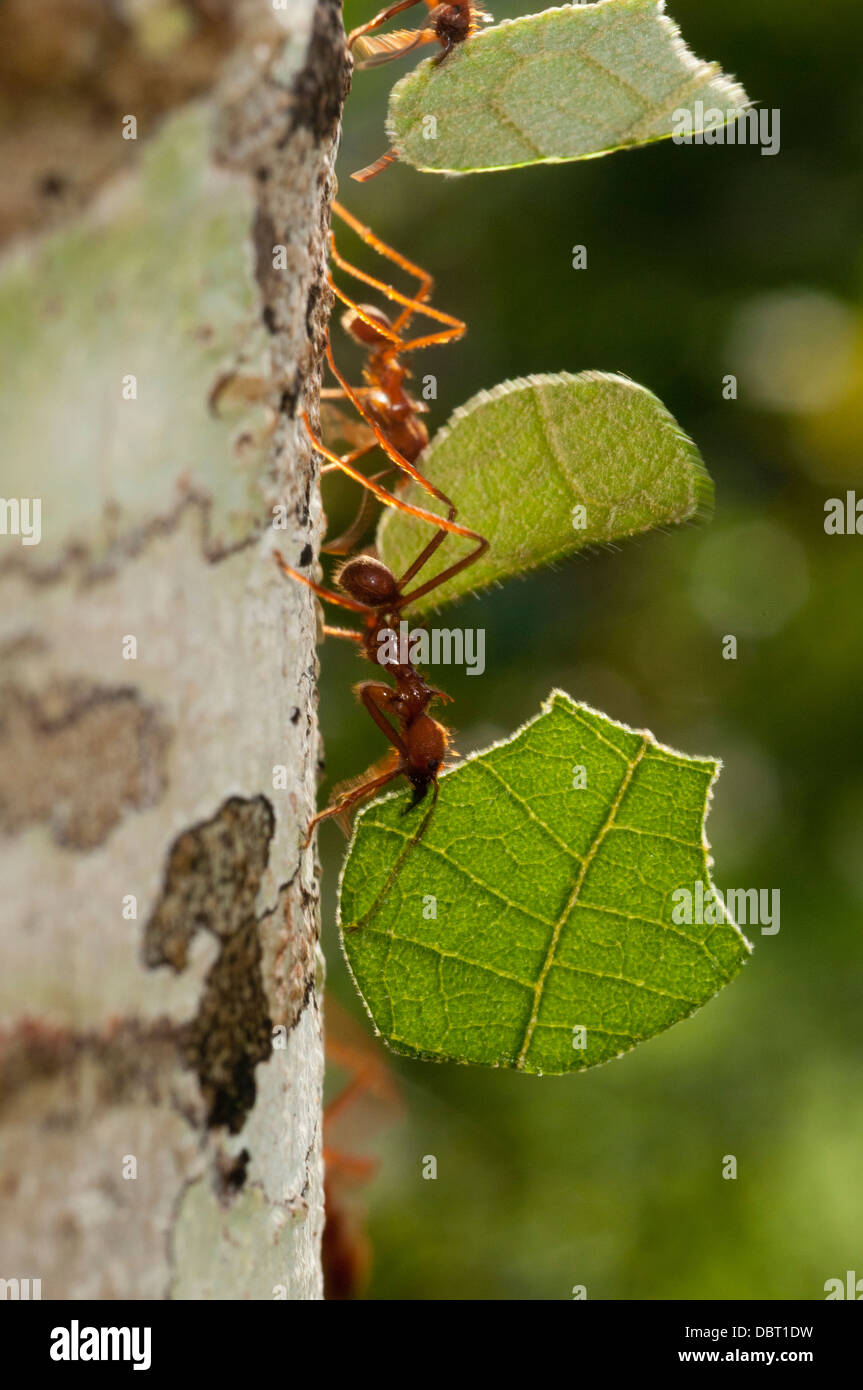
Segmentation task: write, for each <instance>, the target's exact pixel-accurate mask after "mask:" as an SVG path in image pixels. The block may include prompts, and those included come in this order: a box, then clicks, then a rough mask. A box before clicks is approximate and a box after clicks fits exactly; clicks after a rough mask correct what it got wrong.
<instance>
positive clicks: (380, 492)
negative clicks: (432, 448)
mask: <svg viewBox="0 0 863 1390" xmlns="http://www.w3.org/2000/svg"><path fill="white" fill-rule="evenodd" d="M339 379H340V380H343V378H341V377H340V378H339ZM349 390H350V388H349ZM357 409H358V410H359V411H360V414H361V415H362V416H363V419H364V420H368V423H369V424H370V425H371V428H372V429H373V430H374V433H375V435H376V437H377V441H378V443H379V444H380V446H381V448H382V449H383V450H384V452H385V453H386V454H387V456H388V458H390V459H392V461H393V463H394V464H396V466H397V467H398V468H401V469H403V470H404V472H405V473H408V474H409V475H410V476H411V477H412V478H414V480H415V481H416V482H418V483H420V484H421V485H422V486H423V487H424V488H425V489H426V491H427V492H430V493H431V494H432V496H434V497H437V498H438V499H439V500H440V501H442V502H444V503H446V505H447V506H448V507H449V510H450V515H449V516H447V517H442V516H437V515H436V514H435V513H434V512H427V511H425V510H424V508H422V507H414V506H411V504H410V503H408V502H402V500H401V498H399V497H395V496H394V495H393V494H392V493H391V492H387V490H386V488H383V487H380V486H379V484H378V483H376V482H374V481H373V480H372V479H371V478H367V477H366V475H365V473H361V472H360V471H359V469H358V468H353V467H352V465H351V464H350V463H348V462H347V461H346V459H345V458H339V456H338V454H334V453H333V452H332V450H330V449H328V448H327V447H326V445H325V444H323V443H322V442H321V440H319V439H318V437H317V436H316V434H315V433H314V430H313V429H312V427H311V424H310V423H309V417H308V416H307V415H306V413H305V411H304V412H303V424H304V425H305V427H306V433H307V434H308V436H309V438H310V440H311V441H312V444H313V445H314V447H315V448H316V449H317V450H318V452H319V453H321V454H323V456H324V458H325V459H328V460H329V462H330V463H332V464H334V465H335V466H336V468H341V470H342V471H343V472H344V473H347V475H348V477H349V478H353V480H354V482H356V483H359V484H360V486H361V487H366V488H368V490H369V492H371V493H373V494H374V496H375V497H377V499H378V501H379V502H383V503H384V505H385V506H387V507H394V508H395V509H396V511H399V512H404V513H405V515H406V516H413V517H416V519H417V520H418V521H427V522H428V523H429V524H430V525H431V526H435V527H437V528H438V529H439V530H440V531H441V532H442V533H443V532H451V533H452V534H453V535H454V536H464V537H465V538H466V539H467V540H475V539H476V532H475V531H470V530H468V528H467V527H466V526H457V525H456V523H455V522H454V521H452V520H451V518H452V517H453V516H455V507H454V506H453V504H452V502H451V501H450V499H449V498H448V497H447V496H446V494H445V493H442V492H441V491H440V490H439V489H438V488H436V487H434V486H433V485H432V484H431V483H430V482H428V481H427V479H425V478H424V477H423V475H422V473H420V472H418V470H417V469H416V468H414V467H413V465H412V464H410V463H408V461H407V459H406V458H403V457H402V455H401V454H400V453H398V451H397V450H396V449H394V448H393V446H392V445H391V444H390V442H389V440H388V439H387V437H386V435H385V434H384V433H383V431H382V430H380V429H378V427H377V425H375V424H374V423H373V422H372V421H371V420H369V419H368V416H367V415H366V414H365V413H364V411H363V410H362V408H361V406H359V405H358V404H357ZM437 544H438V545H439V544H440V541H438V542H437ZM435 548H437V547H435ZM339 601H340V602H341V600H339ZM365 611H366V610H365V609H363V612H365Z"/></svg>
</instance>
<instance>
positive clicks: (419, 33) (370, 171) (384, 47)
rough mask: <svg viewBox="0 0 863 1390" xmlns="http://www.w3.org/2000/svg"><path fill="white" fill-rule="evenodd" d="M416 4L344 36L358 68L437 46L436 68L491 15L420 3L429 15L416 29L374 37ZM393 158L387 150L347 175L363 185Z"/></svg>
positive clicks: (459, 5)
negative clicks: (363, 167) (425, 7)
mask: <svg viewBox="0 0 863 1390" xmlns="http://www.w3.org/2000/svg"><path fill="white" fill-rule="evenodd" d="M420 3H421V0H399V3H398V4H395V5H390V6H388V8H387V9H385V10H381V11H380V13H379V14H376V15H375V17H374V19H370V20H369V22H368V24H361V25H360V26H359V28H358V29H354V30H352V32H351V33H350V34H349V35H348V47H349V48H350V49H351V51H352V52H353V53H355V54H356V56H357V57H358V59H359V61H358V63H357V67H358V68H376V67H380V66H381V64H382V63H389V62H391V61H392V59H394V58H402V57H404V55H405V54H406V53H412V52H413V50H414V49H415V48H419V47H421V46H422V45H423V44H427V43H439V44H440V46H441V51H440V53H438V54H437V56H436V57H435V58H433V59H432V62H433V63H434V64H435V65H436V66H437V65H438V64H440V63H442V62H443V61H444V59H445V58H446V57H448V56H449V54H450V53H451V52H452V50H453V49H454V48H455V47H456V45H457V44H460V43H464V42H465V40H466V39H469V38H471V37H472V35H473V34H475V33H476V31H477V29H478V28H479V27H480V25H481V24H488V23H489V22H490V21H491V15H490V14H488V13H487V12H486V11H485V10H483V9H480V7H479V5H474V4H472V3H471V0H452V3H451V4H443V5H441V4H437V3H436V0H424V3H425V4H426V5H427V6H428V10H429V13H428V15H427V16H426V22H425V24H424V25H423V26H422V27H421V28H420V29H393V30H392V31H391V32H390V33H389V34H375V32H374V31H375V30H376V29H379V28H380V27H381V25H382V24H386V22H387V20H388V19H392V18H393V17H394V16H395V15H397V14H401V12H402V10H409V9H411V8H412V7H413V6H414V5H418V4H420ZM397 158H398V151H397V150H388V151H387V152H386V154H383V155H381V157H380V159H376V160H375V162H374V164H368V165H367V166H366V168H365V169H358V170H357V172H356V173H355V174H351V178H352V179H356V180H357V182H358V183H366V182H367V181H368V180H369V179H373V178H374V177H375V175H376V174H379V173H380V172H381V170H382V169H385V168H386V167H387V165H388V164H392V163H393V161H394V160H396V159H397Z"/></svg>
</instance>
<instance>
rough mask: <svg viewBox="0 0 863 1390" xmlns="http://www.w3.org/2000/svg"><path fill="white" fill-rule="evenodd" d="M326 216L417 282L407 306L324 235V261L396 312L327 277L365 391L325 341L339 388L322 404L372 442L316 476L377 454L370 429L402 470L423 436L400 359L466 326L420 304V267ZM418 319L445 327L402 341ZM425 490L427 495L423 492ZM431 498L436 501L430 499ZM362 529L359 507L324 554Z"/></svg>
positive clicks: (426, 282) (337, 209)
mask: <svg viewBox="0 0 863 1390" xmlns="http://www.w3.org/2000/svg"><path fill="white" fill-rule="evenodd" d="M333 212H334V213H335V215H336V216H337V217H339V218H341V220H342V221H343V222H345V223H346V225H347V226H349V227H350V228H351V229H352V230H353V231H354V232H356V234H357V236H359V237H360V238H361V239H362V240H363V241H364V242H365V243H366V244H367V245H368V246H371V247H372V248H373V249H374V250H375V251H377V253H378V254H379V255H381V256H384V257H386V258H387V259H388V260H390V261H392V262H393V263H394V264H395V265H397V266H398V267H399V268H400V269H401V270H404V271H406V272H407V273H408V274H409V275H411V276H412V277H413V278H414V279H415V280H416V281H417V289H416V291H415V293H414V296H413V298H410V297H408V296H406V295H401V294H399V293H398V291H396V290H394V289H393V288H392V286H390V285H387V284H385V283H384V282H383V281H381V280H378V279H376V278H375V277H374V276H371V275H368V274H366V272H365V271H362V270H359V269H358V268H357V267H356V266H354V265H352V264H351V263H350V262H349V261H346V260H345V259H344V257H343V256H341V255H340V253H339V251H338V248H337V246H336V242H335V236H334V235H333V234H332V233H330V254H331V258H332V262H333V264H334V265H336V266H338V267H339V269H340V270H344V271H345V272H346V273H347V274H350V275H352V276H353V277H354V279H356V280H359V281H361V282H362V283H363V284H366V285H369V286H371V287H372V288H373V289H375V290H378V291H379V292H380V293H381V294H384V295H386V296H387V297H388V298H389V299H391V300H394V301H396V302H397V303H398V304H399V305H400V306H401V311H400V313H399V314H398V315H397V316H396V317H395V318H393V319H391V318H390V317H389V316H388V315H387V314H385V313H384V312H383V310H381V309H378V308H376V307H375V306H373V305H369V304H357V303H356V302H355V301H354V300H353V299H351V298H349V296H348V295H347V294H345V293H344V291H343V290H341V289H340V288H339V286H338V285H337V284H336V283H335V281H334V280H333V278H332V275H330V276H328V280H329V284H330V287H331V289H332V290H333V293H334V294H335V295H336V296H337V297H338V298H339V299H340V300H341V301H342V303H343V304H344V305H345V306H346V312H345V314H344V315H343V316H342V326H343V328H344V330H345V332H346V333H347V334H348V335H349V336H350V337H351V338H353V340H354V342H356V343H358V344H359V345H360V346H361V347H363V348H364V349H365V352H366V363H365V366H364V368H363V381H364V383H365V385H363V386H361V387H358V388H354V389H352V388H351V387H350V386H348V384H347V382H346V381H345V379H344V377H343V376H342V374H341V373H340V371H339V369H338V367H337V366H336V364H335V362H334V360H333V354H332V349H331V347H330V344H329V341H328V343H327V360H328V362H329V366H330V369H331V371H332V372H333V375H334V376H335V378H336V380H337V381H338V382H339V383H340V384H339V386H338V387H337V388H330V389H327V390H324V391H322V392H321V398H322V399H324V400H327V399H342V400H343V399H349V400H350V401H351V402H352V403H353V405H354V406H355V408H356V410H357V411H358V413H359V414H360V415H361V416H362V418H363V420H364V421H365V423H366V425H367V426H368V427H370V429H371V430H372V434H371V438H370V440H369V441H368V442H367V443H365V444H364V445H363V446H362V447H358V448H355V449H354V450H353V451H352V452H351V453H350V454H348V455H344V456H343V457H342V459H341V462H340V463H335V462H333V461H332V460H331V461H330V463H329V464H328V465H326V466H325V467H324V469H323V470H322V471H323V472H325V473H326V472H329V471H331V469H333V468H336V467H340V466H341V467H343V468H344V467H345V465H351V466H352V465H354V464H355V463H356V462H357V460H358V459H360V458H362V457H363V455H365V454H367V453H369V452H370V451H371V450H372V449H375V448H377V447H378V444H379V439H378V436H377V434H376V432H375V427H377V429H378V430H380V431H382V432H383V434H385V435H386V437H387V440H388V441H389V443H390V444H391V445H392V447H393V449H395V451H396V452H397V453H398V454H399V455H400V458H401V460H407V462H408V463H409V464H413V463H415V462H416V460H417V459H418V458H419V456H420V454H421V453H422V451H423V449H424V448H425V447H426V445H427V444H428V437H429V436H428V430H427V429H426V426H425V423H424V422H423V420H422V419H421V418H420V416H421V414H423V413H424V412H425V411H426V409H427V407H426V406H425V405H423V404H421V403H420V402H419V401H417V400H416V399H415V398H414V397H413V396H412V395H411V394H410V393H409V392H408V391H407V389H406V388H405V379H406V378H407V377H408V376H409V375H410V373H409V371H408V369H407V367H405V366H404V364H403V363H402V362H401V361H400V358H401V357H402V356H403V355H404V354H405V353H408V352H413V351H415V350H416V349H417V348H422V347H431V346H432V345H433V344H436V343H448V342H452V341H453V340H454V339H456V338H460V337H461V335H462V334H463V333H464V331H465V324H464V323H463V322H462V321H461V319H457V318H454V317H453V316H452V314H445V313H443V312H442V311H441V310H439V309H434V308H432V307H431V305H429V304H428V303H427V300H428V297H429V295H430V294H431V291H432V289H433V287H434V281H433V279H432V277H431V276H430V275H429V274H428V272H427V271H425V270H423V269H422V267H421V266H418V265H415V264H414V262H413V261H409V260H408V259H407V257H406V256H403V255H401V253H400V252H398V251H396V250H395V249H394V248H393V247H391V246H388V245H387V244H386V242H384V241H381V239H380V238H379V237H377V236H376V235H375V234H374V232H373V231H372V230H371V228H369V227H366V226H364V225H363V223H362V222H359V221H358V220H357V218H355V217H353V216H352V214H351V213H349V212H348V211H347V209H346V208H344V207H342V206H341V204H340V203H338V202H334V203H333ZM417 313H421V314H424V315H426V316H427V317H430V318H432V319H434V320H436V321H437V322H438V323H440V324H442V325H444V326H443V327H441V328H439V329H438V330H437V331H436V332H433V333H425V334H422V335H421V336H420V337H414V338H410V337H408V336H407V330H408V327H409V325H410V322H411V319H412V318H413V317H414V315H415V314H417ZM314 442H315V445H316V447H318V441H317V440H315V441H314ZM395 462H396V463H397V466H399V467H403V463H402V462H399V461H395ZM389 471H390V469H389V468H387V469H384V471H383V472H382V473H377V474H375V475H374V481H375V482H377V481H379V479H380V478H382V477H384V476H385V474H386V473H387V472H389ZM351 476H354V475H353V474H352V475H351ZM411 476H414V477H415V476H416V475H415V474H411ZM420 481H421V480H420ZM422 485H423V486H426V487H427V485H426V484H425V482H422ZM427 490H429V491H433V490H431V489H428V488H427ZM433 495H435V494H434V493H433ZM364 523H365V505H363V506H362V507H361V508H360V511H359V513H358V514H357V517H356V519H355V521H354V523H353V524H352V526H351V527H350V529H349V530H348V531H347V532H345V534H344V536H342V537H340V538H339V539H338V540H337V541H332V542H328V543H327V544H326V545H325V546H324V549H325V550H326V551H327V552H328V553H331V554H345V553H347V551H348V550H350V549H351V547H352V545H353V543H354V541H355V540H356V538H357V536H358V535H359V534H361V533H362V529H363V525H364Z"/></svg>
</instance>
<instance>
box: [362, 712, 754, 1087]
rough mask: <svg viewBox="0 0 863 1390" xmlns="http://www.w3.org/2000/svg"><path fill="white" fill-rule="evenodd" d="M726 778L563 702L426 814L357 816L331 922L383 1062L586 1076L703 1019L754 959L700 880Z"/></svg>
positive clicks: (445, 780) (457, 776)
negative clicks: (709, 816)
mask: <svg viewBox="0 0 863 1390" xmlns="http://www.w3.org/2000/svg"><path fill="white" fill-rule="evenodd" d="M579 768H582V769H584V773H583V775H582V774H580V773H579V772H578V769H579ZM718 769H719V764H718V763H717V762H715V761H712V760H708V759H699V758H689V757H686V756H685V755H684V754H682V753H675V752H674V751H673V750H671V749H669V748H664V747H663V746H662V745H661V744H658V743H657V742H656V741H655V739H654V738H653V736H652V734H649V733H645V732H640V733H639V732H635V731H633V730H632V729H629V728H627V727H626V726H625V725H623V724H618V723H615V722H614V721H613V720H611V719H607V718H606V717H605V715H602V714H598V713H597V712H596V711H595V710H592V709H590V708H589V707H588V706H587V705H580V704H576V703H575V702H574V701H573V700H571V699H570V697H569V696H568V695H565V694H563V693H562V692H561V691H555V692H553V694H552V695H551V696H550V698H549V699H548V701H547V702H546V703H545V705H544V706H543V710H542V713H541V714H539V715H538V716H537V717H536V718H535V719H534V720H532V721H531V722H530V723H529V724H527V725H525V727H524V728H523V729H520V730H519V731H518V732H517V733H516V734H514V735H513V737H512V738H511V739H508V740H507V741H506V742H504V743H499V744H496V745H495V746H494V747H492V748H488V749H486V750H485V751H484V752H482V753H476V754H474V755H473V756H472V757H470V758H468V759H467V760H466V761H465V762H463V763H461V764H460V765H459V766H458V767H457V768H455V769H453V771H452V772H449V773H446V774H445V775H444V776H443V777H442V779H441V786H440V796H439V799H438V802H437V805H436V806H434V807H433V808H429V807H428V806H423V805H420V806H419V807H416V808H414V809H409V807H410V796H409V793H408V792H404V793H401V794H400V795H397V796H390V797H387V798H385V799H384V800H382V801H377V802H374V803H373V804H372V805H370V806H368V807H366V808H365V810H363V811H362V812H361V813H360V815H359V817H358V819H357V826H356V831H355V834H354V838H353V841H352V844H351V848H350V851H349V854H348V858H347V860H346V862H345V866H344V869H343V871H342V881H341V886H340V902H339V919H340V925H341V929H342V943H343V946H344V951H345V955H346V957H347V960H348V964H349V966H350V969H351V971H352V973H353V976H354V979H355V981H356V983H357V985H358V987H359V990H360V993H361V994H362V996H363V999H364V1001H365V1004H366V1007H367V1009H368V1011H369V1013H370V1015H371V1017H372V1020H373V1022H374V1024H375V1027H376V1028H377V1029H378V1031H379V1032H380V1033H381V1034H382V1035H383V1037H384V1038H385V1039H386V1041H387V1042H388V1043H389V1045H390V1046H391V1047H392V1048H393V1050H394V1051H396V1052H400V1053H404V1054H406V1055H409V1056H415V1057H423V1058H427V1059H432V1060H437V1061H453V1062H469V1063H473V1064H476V1065H481V1066H502V1067H514V1068H516V1069H519V1070H522V1071H527V1072H536V1073H543V1072H546V1073H553V1074H559V1073H562V1072H569V1071H580V1070H583V1069H584V1068H586V1067H593V1066H597V1065H598V1064H599V1063H601V1062H607V1061H609V1060H610V1059H611V1058H613V1057H619V1056H620V1055H621V1054H622V1053H624V1052H628V1051H629V1050H630V1049H631V1048H633V1047H635V1045H636V1043H639V1042H642V1041H644V1040H645V1039H647V1038H652V1037H654V1036H655V1035H656V1034H657V1033H661V1032H662V1031H663V1030H664V1029H666V1028H669V1027H670V1026H671V1025H672V1024H673V1023H677V1022H679V1020H680V1019H683V1018H686V1017H688V1015H690V1014H692V1013H694V1012H695V1010H696V1009H698V1008H699V1007H700V1006H701V1005H702V1004H704V1003H706V1002H707V1000H708V999H710V998H711V997H712V996H713V995H714V994H716V993H717V991H718V990H719V989H721V988H722V986H723V985H725V984H727V983H728V981H729V980H731V979H732V978H733V977H734V976H735V975H736V974H737V972H738V971H739V970H740V968H741V967H742V965H743V964H744V962H745V961H746V958H747V956H748V954H749V952H750V951H751V949H752V948H751V947H750V945H749V943H748V941H746V939H745V938H744V937H743V936H742V935H741V933H740V931H739V930H738V929H737V927H736V926H735V925H734V923H733V922H732V921H731V920H730V918H729V917H728V915H727V913H726V912H725V909H724V907H723V905H722V902H721V899H718V898H716V897H714V894H713V886H712V884H711V880H710V875H709V872H708V866H709V864H710V862H711V861H710V859H709V856H708V852H707V851H708V845H707V841H706V840H705V838H704V818H705V815H706V808H707V804H708V802H709V798H710V788H711V786H712V785H713V782H714V780H715V779H716V776H717V774H718ZM582 782H584V783H585V785H584V786H582V785H580V784H581V783H582ZM678 889H685V890H687V891H688V892H689V894H690V895H691V896H692V901H693V912H692V913H691V914H690V915H691V916H692V917H694V918H695V919H696V920H695V921H694V922H692V923H691V924H690V925H686V924H685V923H680V922H678V921H676V920H675V916H680V915H681V912H680V910H679V908H680V904H681V902H682V900H681V899H679V898H678V899H675V898H673V896H672V895H673V894H674V893H675V891H676V890H678ZM699 901H700V902H701V903H702V904H703V911H702V912H700V913H699V911H698V908H697V904H698V903H699ZM676 909H677V910H676ZM708 909H712V911H709V910H708ZM712 914H715V915H716V917H717V920H716V921H715V922H710V921H709V920H708V921H707V922H704V921H703V918H705V917H707V918H708V919H709V918H710V917H711V915H712ZM699 918H701V919H702V920H699Z"/></svg>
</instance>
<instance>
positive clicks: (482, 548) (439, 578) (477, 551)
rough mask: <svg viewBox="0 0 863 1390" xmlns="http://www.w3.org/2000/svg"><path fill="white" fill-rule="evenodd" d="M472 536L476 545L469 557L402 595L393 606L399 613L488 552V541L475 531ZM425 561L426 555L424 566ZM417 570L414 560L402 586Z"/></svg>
mask: <svg viewBox="0 0 863 1390" xmlns="http://www.w3.org/2000/svg"><path fill="white" fill-rule="evenodd" d="M472 535H473V537H474V538H475V539H476V541H477V542H478V544H477V545H476V547H475V548H474V549H473V550H472V551H471V552H470V554H469V555H463V556H462V558H461V559H460V560H456V561H455V563H454V564H452V565H449V566H448V567H447V568H446V569H445V570H441V572H440V574H436V575H435V577H434V579H429V580H427V581H426V583H425V584H421V585H420V586H419V588H418V589H414V590H413V592H412V593H410V594H402V596H401V598H400V599H399V601H398V603H397V604H395V605H394V606H395V607H396V608H397V609H398V610H399V611H401V609H402V608H404V607H405V606H406V605H407V604H408V603H412V602H413V601H414V600H415V599H418V598H422V597H423V595H424V594H430V593H431V592H432V590H433V589H437V588H438V587H439V586H440V585H441V584H445V583H446V581H447V580H448V579H452V578H453V577H454V576H455V575H457V574H459V573H460V572H461V571H462V570H463V569H467V567H468V565H473V564H475V563H476V561H477V560H478V559H479V557H480V556H481V555H484V554H485V552H486V551H487V550H488V541H487V540H486V538H485V536H480V535H477V533H476V532H475V531H474V532H472ZM426 549H428V547H426ZM427 559H428V556H427V555H426V556H425V558H424V559H423V560H422V563H423V564H425V563H426V560H427ZM418 569H420V565H418V564H417V562H416V560H415V561H414V563H413V564H412V565H411V567H410V569H409V570H408V572H407V574H406V575H405V576H404V577H403V578H402V580H401V583H402V584H404V583H405V581H406V580H407V579H412V578H413V576H414V575H415V574H416V573H417V570H418Z"/></svg>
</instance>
